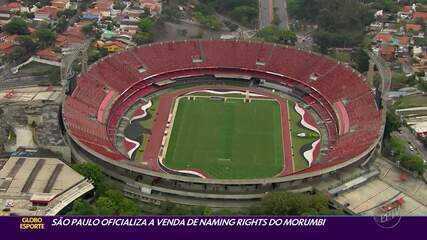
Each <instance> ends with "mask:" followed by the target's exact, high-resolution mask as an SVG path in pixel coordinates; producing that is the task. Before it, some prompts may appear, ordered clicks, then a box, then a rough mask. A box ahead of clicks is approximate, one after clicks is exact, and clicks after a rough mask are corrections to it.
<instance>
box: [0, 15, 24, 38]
mask: <svg viewBox="0 0 427 240" xmlns="http://www.w3.org/2000/svg"><path fill="white" fill-rule="evenodd" d="M3 30H4V31H5V32H7V33H8V34H18V35H24V34H28V33H29V31H28V24H27V22H25V20H24V19H22V18H20V17H14V18H12V20H10V22H8V23H7V24H6V25H4V27H3Z"/></svg>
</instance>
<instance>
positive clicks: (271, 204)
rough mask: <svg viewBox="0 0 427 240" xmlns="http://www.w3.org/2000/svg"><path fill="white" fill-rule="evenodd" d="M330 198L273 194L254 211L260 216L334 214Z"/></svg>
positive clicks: (317, 194)
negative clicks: (329, 203) (330, 206)
mask: <svg viewBox="0 0 427 240" xmlns="http://www.w3.org/2000/svg"><path fill="white" fill-rule="evenodd" d="M328 202H329V200H328V198H327V197H326V196H325V195H323V194H321V193H315V194H307V193H290V192H273V193H269V194H267V195H266V196H265V197H264V198H263V199H262V201H261V203H260V204H259V206H256V207H255V208H254V209H252V213H253V214H260V215H318V214H323V213H327V214H330V213H331V212H334V211H333V210H331V209H329V206H328Z"/></svg>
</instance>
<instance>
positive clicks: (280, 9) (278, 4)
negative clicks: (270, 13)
mask: <svg viewBox="0 0 427 240" xmlns="http://www.w3.org/2000/svg"><path fill="white" fill-rule="evenodd" d="M273 9H275V10H274V11H276V13H275V14H276V15H277V16H278V17H279V19H280V24H279V27H281V28H285V29H289V16H288V2H287V0H274V7H273Z"/></svg>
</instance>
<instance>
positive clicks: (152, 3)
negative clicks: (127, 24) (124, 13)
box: [139, 0, 162, 16]
mask: <svg viewBox="0 0 427 240" xmlns="http://www.w3.org/2000/svg"><path fill="white" fill-rule="evenodd" d="M139 4H140V6H141V7H142V8H146V9H149V10H150V14H151V16H158V15H160V13H161V12H162V3H161V2H160V1H158V0H139Z"/></svg>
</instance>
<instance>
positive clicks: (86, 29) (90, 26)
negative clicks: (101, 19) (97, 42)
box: [81, 23, 95, 36]
mask: <svg viewBox="0 0 427 240" xmlns="http://www.w3.org/2000/svg"><path fill="white" fill-rule="evenodd" d="M94 30H95V25H94V24H93V23H88V24H86V25H84V26H83V27H82V29H81V31H82V32H83V34H84V35H86V36H89V35H91V34H92V33H93V31H94Z"/></svg>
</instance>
